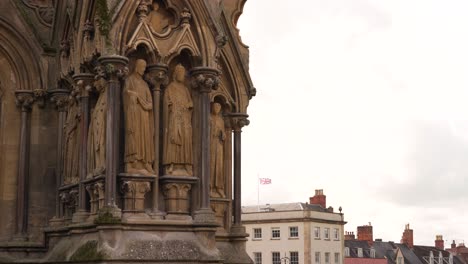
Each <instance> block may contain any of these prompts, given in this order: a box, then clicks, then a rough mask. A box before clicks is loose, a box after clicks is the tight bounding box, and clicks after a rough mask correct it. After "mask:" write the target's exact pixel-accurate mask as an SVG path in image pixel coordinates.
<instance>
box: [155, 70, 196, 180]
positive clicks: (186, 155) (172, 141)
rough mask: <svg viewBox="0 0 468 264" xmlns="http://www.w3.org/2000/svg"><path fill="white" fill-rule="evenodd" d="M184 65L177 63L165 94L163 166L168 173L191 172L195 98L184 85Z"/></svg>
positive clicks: (190, 174)
mask: <svg viewBox="0 0 468 264" xmlns="http://www.w3.org/2000/svg"><path fill="white" fill-rule="evenodd" d="M184 81H185V68H184V66H182V65H180V64H178V65H177V66H176V67H175V70H174V75H173V81H172V82H171V83H170V84H169V85H168V86H167V89H166V91H165V93H164V98H163V125H164V126H163V127H164V135H163V141H164V144H163V162H162V164H163V166H164V173H165V174H166V175H177V176H192V175H193V170H192V164H193V159H192V110H193V102H192V97H191V95H190V92H189V90H188V88H187V87H186V86H185V83H184Z"/></svg>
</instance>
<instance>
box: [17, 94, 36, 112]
mask: <svg viewBox="0 0 468 264" xmlns="http://www.w3.org/2000/svg"><path fill="white" fill-rule="evenodd" d="M15 95H16V105H17V106H18V107H20V108H21V111H23V112H29V111H31V107H32V105H33V103H34V93H33V92H32V91H27V90H19V91H16V92H15Z"/></svg>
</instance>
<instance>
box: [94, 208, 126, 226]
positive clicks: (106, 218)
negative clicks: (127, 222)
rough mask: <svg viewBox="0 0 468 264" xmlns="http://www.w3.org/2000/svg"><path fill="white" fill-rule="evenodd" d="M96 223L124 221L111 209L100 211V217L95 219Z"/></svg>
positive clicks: (118, 222)
mask: <svg viewBox="0 0 468 264" xmlns="http://www.w3.org/2000/svg"><path fill="white" fill-rule="evenodd" d="M94 223H95V224H96V225H102V224H111V225H112V224H120V223H122V221H121V219H119V218H116V217H114V216H113V215H112V213H111V212H109V211H104V212H99V214H98V217H97V218H96V219H94Z"/></svg>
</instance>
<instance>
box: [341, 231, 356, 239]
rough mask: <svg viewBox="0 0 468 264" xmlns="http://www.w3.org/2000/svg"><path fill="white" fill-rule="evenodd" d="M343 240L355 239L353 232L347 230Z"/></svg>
mask: <svg viewBox="0 0 468 264" xmlns="http://www.w3.org/2000/svg"><path fill="white" fill-rule="evenodd" d="M344 240H346V241H347V240H356V237H355V236H354V232H347V231H346V233H345V235H344Z"/></svg>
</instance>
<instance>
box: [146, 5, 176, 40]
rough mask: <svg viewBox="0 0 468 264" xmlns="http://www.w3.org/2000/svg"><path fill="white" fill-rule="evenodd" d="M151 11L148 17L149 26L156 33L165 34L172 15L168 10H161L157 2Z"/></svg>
mask: <svg viewBox="0 0 468 264" xmlns="http://www.w3.org/2000/svg"><path fill="white" fill-rule="evenodd" d="M151 9H152V10H151V12H150V14H149V16H148V22H149V25H150V26H151V27H152V28H153V30H154V31H155V32H157V33H164V32H165V31H166V30H167V29H168V27H169V25H170V23H171V15H170V14H169V13H168V12H167V11H166V10H163V9H161V8H160V6H159V3H158V2H157V1H153V4H152V6H151Z"/></svg>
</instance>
